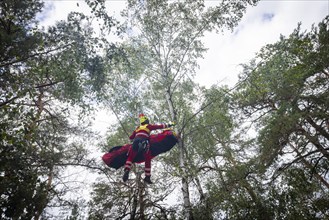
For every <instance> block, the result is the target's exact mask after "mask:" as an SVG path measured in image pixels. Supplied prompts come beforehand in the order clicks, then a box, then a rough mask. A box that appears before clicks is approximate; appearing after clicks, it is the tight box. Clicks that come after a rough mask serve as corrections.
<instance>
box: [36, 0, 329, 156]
mask: <svg viewBox="0 0 329 220" xmlns="http://www.w3.org/2000/svg"><path fill="white" fill-rule="evenodd" d="M216 3H218V1H216V0H208V1H206V4H208V5H214V4H216ZM125 5H126V3H125V1H124V0H112V1H107V6H108V8H109V10H110V13H111V14H112V15H113V16H115V17H117V18H118V17H119V15H120V10H122V9H123V8H124V7H125ZM70 11H80V12H84V13H89V11H90V10H89V9H88V7H87V6H86V4H85V3H84V1H82V0H79V1H74V0H56V1H54V0H47V1H46V8H45V10H44V12H43V13H42V14H40V17H39V18H40V19H41V20H42V22H41V23H40V24H41V25H44V26H47V25H52V24H54V23H55V22H56V21H58V20H63V19H66V16H67V14H68V13H69V12H70ZM326 15H329V0H262V1H260V2H259V3H258V4H257V6H255V7H248V8H247V11H246V13H245V15H244V17H243V18H242V20H241V21H240V23H239V25H238V26H237V27H236V28H235V29H234V30H233V31H232V32H231V31H225V32H224V33H223V34H221V33H220V34H216V33H206V35H205V37H204V39H203V42H204V44H205V46H206V47H207V48H208V51H207V53H206V54H204V59H202V60H200V62H199V65H200V69H199V70H198V71H197V74H196V76H195V81H196V82H198V83H199V84H200V85H203V86H206V87H208V88H209V87H210V86H211V85H213V84H215V83H220V84H225V85H228V86H229V87H233V86H234V85H235V83H237V80H238V74H239V72H240V71H241V67H240V66H239V64H242V63H247V62H248V61H250V60H251V59H252V58H253V57H255V54H256V53H257V52H258V51H259V50H260V49H261V47H263V46H265V45H266V44H271V43H275V42H277V41H278V40H279V37H280V35H284V36H288V35H289V34H290V33H292V32H293V30H294V29H295V28H296V27H297V24H298V23H299V22H301V23H302V26H301V28H302V30H310V29H311V25H312V24H315V25H317V24H318V23H319V22H320V21H321V20H323V18H324V17H325V16H326ZM111 115H113V114H111V113H110V112H107V111H100V112H99V114H98V115H96V119H95V123H94V127H93V128H94V130H95V131H97V132H100V135H101V136H102V135H103V136H105V132H106V130H107V128H108V126H109V125H110V124H111V120H113V116H112V117H109V116H111ZM98 153H99V155H101V154H102V152H98Z"/></svg>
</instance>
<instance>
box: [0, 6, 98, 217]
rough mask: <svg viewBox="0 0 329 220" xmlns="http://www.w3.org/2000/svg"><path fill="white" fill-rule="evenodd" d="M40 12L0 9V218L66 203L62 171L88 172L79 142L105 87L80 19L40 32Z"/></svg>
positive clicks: (85, 22) (36, 213) (86, 22)
mask: <svg viewBox="0 0 329 220" xmlns="http://www.w3.org/2000/svg"><path fill="white" fill-rule="evenodd" d="M42 7H43V3H42V2H41V1H36V0H35V1H2V2H1V3H0V10H1V14H0V20H1V25H0V38H1V40H0V42H1V43H0V54H1V59H0V86H1V87H0V91H1V92H0V94H1V95H0V118H1V119H0V137H1V141H0V155H1V159H0V160H1V163H0V164H1V166H0V173H1V176H0V187H1V190H0V194H1V200H0V206H1V208H0V216H1V219H19V218H21V219H22V218H23V219H32V218H34V219H39V218H40V217H41V215H46V213H45V212H44V210H45V208H46V207H47V206H49V205H51V202H52V199H54V198H60V199H59V201H60V202H61V203H57V205H59V204H60V205H63V204H65V202H63V196H64V195H65V192H66V191H68V189H65V187H64V188H63V184H62V183H61V180H62V178H63V177H62V176H61V175H62V173H63V171H64V170H65V167H66V166H68V165H78V164H80V165H86V166H88V164H89V165H90V161H88V160H87V158H86V157H87V150H86V149H85V148H84V146H83V145H81V144H80V143H79V141H81V140H82V138H83V136H84V135H86V134H90V133H88V131H87V129H86V128H87V126H88V124H87V123H86V122H87V118H86V116H87V115H86V114H87V113H89V112H90V110H91V105H90V103H91V101H92V100H94V99H96V98H97V97H101V96H100V94H101V93H100V92H101V89H102V87H103V86H104V84H102V83H100V82H103V81H104V69H103V68H102V65H101V64H102V59H101V58H100V56H99V55H97V52H98V51H97V48H96V47H97V46H98V45H100V44H101V43H102V42H101V41H100V39H97V38H95V37H94V36H93V30H92V28H91V22H90V18H88V17H86V16H85V15H82V14H79V13H74V12H72V13H70V15H69V16H68V20H67V21H60V22H58V23H57V24H56V25H54V26H52V27H49V28H48V29H47V30H45V29H43V28H39V27H38V24H37V22H36V19H35V18H36V14H37V13H40V12H41V10H42ZM96 67H97V68H96ZM74 117H76V118H79V122H80V123H81V124H79V122H78V123H77V122H75V121H76V119H75V118H74ZM74 139H76V140H74ZM81 142H82V141H81Z"/></svg>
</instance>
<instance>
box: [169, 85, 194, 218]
mask: <svg viewBox="0 0 329 220" xmlns="http://www.w3.org/2000/svg"><path fill="white" fill-rule="evenodd" d="M166 100H167V103H168V106H169V111H170V114H171V118H172V119H173V120H174V121H177V115H176V112H175V109H174V105H173V102H172V100H171V94H170V91H169V90H168V91H167V92H166ZM177 131H178V129H176V132H177ZM177 133H178V132H177ZM178 147H179V167H180V171H181V178H182V188H181V189H182V193H183V201H184V219H186V220H192V219H193V215H192V207H191V201H190V192H189V184H188V174H187V171H186V165H185V153H184V143H183V140H182V139H179V140H178Z"/></svg>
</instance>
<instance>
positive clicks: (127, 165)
mask: <svg viewBox="0 0 329 220" xmlns="http://www.w3.org/2000/svg"><path fill="white" fill-rule="evenodd" d="M138 143H139V141H137V140H136V141H134V142H133V145H132V147H131V148H130V150H129V153H128V158H127V160H126V163H125V169H124V174H123V177H122V180H123V182H126V181H127V180H128V178H129V172H130V169H131V166H132V164H133V161H134V159H135V157H136V155H137V152H138ZM136 146H137V148H136Z"/></svg>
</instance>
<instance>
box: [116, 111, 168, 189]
mask: <svg viewBox="0 0 329 220" xmlns="http://www.w3.org/2000/svg"><path fill="white" fill-rule="evenodd" d="M139 121H140V126H138V127H137V128H136V129H135V130H134V131H133V133H132V135H131V136H130V137H129V139H130V140H132V141H133V144H132V147H131V149H130V150H129V153H128V158H127V160H126V163H125V168H124V174H123V177H122V180H123V181H124V182H126V181H127V180H128V178H129V172H130V169H131V166H132V164H133V161H134V158H135V157H136V155H137V153H138V152H139V151H141V150H142V151H143V153H144V158H145V167H144V171H145V178H144V181H145V182H146V183H149V184H152V181H151V157H152V156H151V152H150V150H149V147H150V145H149V139H150V133H151V131H153V130H157V129H164V128H169V127H172V126H174V123H168V124H158V125H156V124H150V122H149V119H148V118H147V117H146V116H145V115H144V114H140V115H139Z"/></svg>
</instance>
